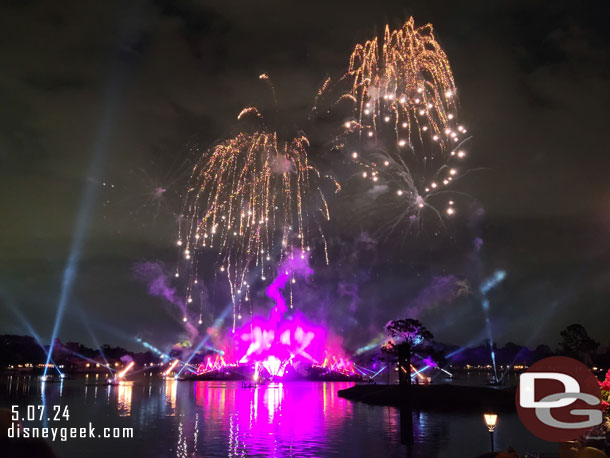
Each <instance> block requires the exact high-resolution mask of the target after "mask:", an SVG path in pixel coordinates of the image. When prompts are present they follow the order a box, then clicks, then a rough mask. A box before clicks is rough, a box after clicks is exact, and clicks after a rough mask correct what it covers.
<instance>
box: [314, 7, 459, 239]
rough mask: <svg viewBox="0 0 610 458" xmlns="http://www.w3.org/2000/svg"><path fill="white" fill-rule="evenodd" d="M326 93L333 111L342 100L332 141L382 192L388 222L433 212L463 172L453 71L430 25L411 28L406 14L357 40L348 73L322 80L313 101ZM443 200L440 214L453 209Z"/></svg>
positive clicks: (376, 191) (411, 20)
mask: <svg viewBox="0 0 610 458" xmlns="http://www.w3.org/2000/svg"><path fill="white" fill-rule="evenodd" d="M337 91H339V94H340V95H339V96H338V97H337ZM325 93H330V94H331V99H332V102H331V105H332V107H334V108H336V109H338V108H339V107H344V105H345V104H346V103H347V104H348V106H349V114H348V116H347V119H344V122H343V124H342V128H341V132H340V133H339V134H338V135H337V138H336V143H335V145H336V146H338V147H339V148H340V149H342V150H343V151H345V152H346V153H348V154H349V155H350V157H351V159H352V160H353V162H354V163H355V164H356V166H357V167H358V169H359V172H358V174H359V175H360V176H361V177H362V178H363V179H365V180H370V182H371V183H373V185H372V186H373V188H374V190H375V194H376V196H379V195H383V196H384V200H383V202H377V203H376V206H377V207H379V204H380V203H382V204H386V205H389V206H392V207H394V210H396V211H393V212H392V214H393V215H394V218H395V219H394V224H393V226H394V227H396V226H397V225H398V224H399V223H401V222H402V221H403V220H405V219H406V220H408V221H410V222H413V221H418V220H419V216H420V213H421V212H422V211H423V210H424V209H431V210H433V211H434V212H435V213H436V214H437V215H438V216H439V217H440V216H441V215H440V212H439V210H437V209H436V208H435V206H438V199H435V196H437V195H440V194H442V193H444V192H446V191H447V189H448V188H447V187H448V186H449V185H450V184H451V182H452V181H454V180H455V179H457V178H458V177H459V176H461V175H463V173H462V172H460V168H459V166H458V164H459V162H460V160H462V159H464V157H465V156H466V153H465V152H464V151H463V150H461V149H460V147H461V145H462V143H463V142H464V141H465V140H466V138H465V135H466V132H467V131H466V129H465V128H464V126H463V125H461V124H459V123H458V101H457V94H456V87H455V82H454V79H453V74H452V71H451V67H450V65H449V61H448V59H447V56H446V54H445V52H444V51H443V49H442V48H441V46H440V45H439V43H438V42H437V41H436V38H435V36H434V31H433V28H432V25H431V24H427V25H425V26H422V27H415V24H414V21H413V18H410V19H409V20H408V21H407V22H406V23H405V24H404V25H403V26H402V27H401V28H399V29H396V30H390V27H389V26H386V28H385V32H384V36H383V42H381V43H380V42H379V40H378V39H377V38H375V39H373V40H369V41H366V42H365V43H364V44H358V45H356V47H355V48H354V51H353V52H352V54H351V57H350V61H349V68H348V71H347V73H346V74H345V75H344V76H343V78H342V79H341V81H340V82H339V83H337V84H336V85H332V84H330V82H329V80H327V81H325V82H324V84H323V87H322V88H321V89H320V91H319V92H318V95H317V97H316V100H317V103H321V99H323V98H324V95H325ZM316 109H317V108H316ZM388 196H391V198H388ZM444 205H445V208H444V213H446V214H447V215H453V214H454V213H455V207H454V202H453V201H450V200H445V201H444Z"/></svg>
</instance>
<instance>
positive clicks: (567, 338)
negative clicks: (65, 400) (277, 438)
mask: <svg viewBox="0 0 610 458" xmlns="http://www.w3.org/2000/svg"><path fill="white" fill-rule="evenodd" d="M432 349H433V354H434V360H435V361H438V362H439V363H441V364H449V365H452V366H454V367H465V366H466V365H470V366H487V365H490V364H491V351H490V350H491V349H490V346H489V343H481V344H480V345H479V346H475V347H458V346H455V345H448V344H443V343H438V342H434V343H433V344H432ZM100 350H101V351H100ZM494 352H495V356H496V364H497V365H500V366H514V365H517V366H519V365H522V366H529V365H531V364H532V363H534V362H536V361H538V360H540V359H542V358H546V357H548V356H553V355H564V356H570V357H573V358H576V359H578V360H580V361H582V362H583V363H585V364H587V365H589V366H598V367H601V368H609V367H610V345H608V346H602V345H600V343H599V342H596V341H595V340H593V339H592V338H591V337H589V335H588V333H587V331H586V329H585V328H584V327H583V326H581V325H579V324H572V325H570V326H568V327H567V328H566V329H564V330H563V331H561V333H560V334H559V339H558V344H557V345H556V346H555V348H551V347H550V346H548V345H538V346H536V347H534V348H528V347H525V346H522V345H518V344H515V343H512V342H509V343H507V344H506V345H504V346H501V347H498V346H496V345H494ZM170 356H171V357H180V356H181V355H180V352H178V351H171V352H170ZM204 356H205V355H203V354H202V355H197V357H195V358H193V362H198V361H200V360H202V359H203V357H204ZM53 360H54V361H55V363H56V364H61V365H64V366H66V368H70V367H71V366H80V367H82V366H83V364H86V363H87V362H89V363H90V364H95V363H100V364H106V362H107V363H108V364H109V365H110V366H114V365H116V364H119V365H123V364H125V363H126V362H128V361H131V360H133V361H134V362H135V363H136V364H137V365H139V366H142V365H145V364H146V365H148V364H151V363H157V362H159V361H160V359H159V356H158V355H155V354H154V353H152V352H150V351H146V352H142V353H135V352H131V351H129V350H126V349H125V348H121V347H113V346H110V345H102V346H101V349H97V350H96V349H92V348H88V347H86V346H85V345H82V344H80V343H77V342H68V343H65V344H64V343H62V342H61V341H59V340H57V341H56V344H55V349H54V351H53ZM45 362H46V348H45V350H43V349H42V348H41V347H40V345H38V343H37V342H36V340H35V339H34V338H33V337H30V336H17V335H0V370H1V369H6V368H7V367H8V366H11V365H12V366H17V365H20V364H21V365H25V364H32V365H34V366H36V365H38V364H44V363H45Z"/></svg>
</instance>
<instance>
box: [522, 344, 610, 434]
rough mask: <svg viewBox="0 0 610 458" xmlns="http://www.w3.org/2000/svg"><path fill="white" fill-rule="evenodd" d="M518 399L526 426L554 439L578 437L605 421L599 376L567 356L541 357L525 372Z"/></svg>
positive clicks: (534, 432)
mask: <svg viewBox="0 0 610 458" xmlns="http://www.w3.org/2000/svg"><path fill="white" fill-rule="evenodd" d="M516 402H517V412H518V413H519V417H520V418H521V421H522V422H523V424H524V425H525V427H526V428H527V429H529V430H530V432H532V433H533V434H534V435H536V436H538V437H539V438H541V439H544V440H547V441H551V442H562V441H568V440H572V439H576V438H577V437H580V436H582V435H583V434H585V433H586V432H587V431H589V430H590V429H591V428H593V427H594V426H597V425H599V424H601V422H602V420H603V416H602V410H601V391H600V388H599V384H598V383H597V379H596V378H595V376H594V375H593V373H592V372H591V370H590V369H589V368H588V367H587V366H585V365H584V364H582V363H581V362H579V361H576V360H575V359H572V358H567V357H564V356H553V357H551V358H545V359H543V360H540V361H538V362H537V363H536V364H534V365H532V366H531V367H530V368H529V369H528V370H527V371H526V372H524V373H523V374H521V376H520V377H519V385H518V387H517V394H516Z"/></svg>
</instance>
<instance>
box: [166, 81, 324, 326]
mask: <svg viewBox="0 0 610 458" xmlns="http://www.w3.org/2000/svg"><path fill="white" fill-rule="evenodd" d="M261 79H264V80H265V81H268V77H267V76H266V75H265V78H262V77H261ZM269 84H270V83H269ZM245 116H249V117H254V118H256V120H257V121H259V123H262V120H263V116H262V115H261V113H260V112H259V110H258V109H257V108H255V107H247V108H244V109H243V110H242V111H241V113H240V114H239V116H238V119H241V118H243V117H245ZM308 148H309V140H308V139H307V137H306V136H305V135H300V136H295V137H293V138H291V139H288V140H280V139H279V135H278V133H277V132H276V131H273V130H271V129H268V128H267V127H266V126H264V124H263V127H262V128H261V129H258V130H255V131H254V132H252V133H248V132H242V133H239V134H238V135H237V136H236V137H234V138H231V139H228V140H224V141H222V142H220V143H219V144H217V145H216V146H214V147H213V148H211V149H210V150H209V151H207V152H206V153H205V154H204V155H203V156H202V157H201V158H200V160H199V161H198V163H197V164H196V165H195V167H194V168H193V173H192V175H191V180H190V184H189V187H188V189H187V192H186V196H185V202H184V209H183V213H182V218H181V221H180V227H179V239H178V241H177V244H178V246H180V248H181V251H182V255H183V256H184V258H185V260H186V261H188V264H189V266H190V268H189V269H188V276H189V278H188V281H187V295H186V302H187V305H188V304H189V303H191V302H192V301H193V299H192V297H191V293H192V288H193V284H196V283H197V273H198V266H197V258H198V256H196V252H197V251H201V250H203V249H207V248H212V249H215V251H216V252H217V253H218V265H217V268H218V271H219V272H220V273H221V274H222V275H226V277H227V278H228V281H229V285H230V291H231V296H232V299H233V304H234V310H233V312H234V313H233V315H234V317H233V318H234V319H233V329H235V320H236V318H239V317H241V313H240V309H241V306H242V303H243V302H249V300H250V297H249V289H250V283H249V282H252V281H254V277H253V276H251V275H250V274H251V273H254V272H255V271H256V275H257V276H258V277H259V278H260V280H263V281H264V280H266V275H268V274H270V273H272V268H273V265H274V263H275V262H277V261H278V260H281V259H283V258H284V257H285V256H286V255H287V254H288V253H290V252H291V251H292V249H299V250H301V252H308V251H310V250H311V244H312V239H311V232H312V231H311V230H310V226H312V227H315V228H316V229H317V230H318V231H319V235H320V236H321V238H322V241H323V242H325V239H324V236H323V234H322V232H321V229H320V225H319V224H317V225H316V224H312V223H314V222H318V218H317V217H318V216H319V215H322V216H323V218H324V219H326V220H328V219H329V218H330V215H329V212H328V206H327V204H326V200H325V198H324V195H323V193H322V191H321V190H320V188H319V181H320V178H321V176H320V174H319V172H318V171H317V170H316V169H315V168H314V167H313V166H312V165H311V164H310V162H309V159H308V151H307V150H308ZM176 276H180V272H179V270H177V271H176ZM250 312H251V310H250Z"/></svg>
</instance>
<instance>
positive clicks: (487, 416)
mask: <svg viewBox="0 0 610 458" xmlns="http://www.w3.org/2000/svg"><path fill="white" fill-rule="evenodd" d="M483 419H484V420H485V425H487V429H488V430H489V437H490V439H491V451H492V452H493V451H494V430H495V429H496V424H497V423H498V415H496V414H495V413H484V414H483Z"/></svg>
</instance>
